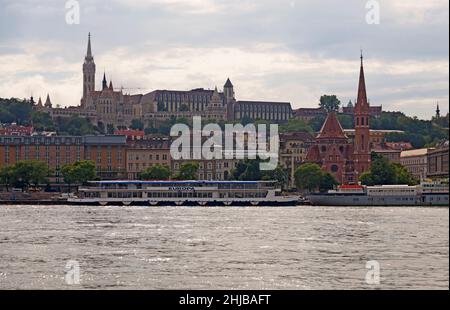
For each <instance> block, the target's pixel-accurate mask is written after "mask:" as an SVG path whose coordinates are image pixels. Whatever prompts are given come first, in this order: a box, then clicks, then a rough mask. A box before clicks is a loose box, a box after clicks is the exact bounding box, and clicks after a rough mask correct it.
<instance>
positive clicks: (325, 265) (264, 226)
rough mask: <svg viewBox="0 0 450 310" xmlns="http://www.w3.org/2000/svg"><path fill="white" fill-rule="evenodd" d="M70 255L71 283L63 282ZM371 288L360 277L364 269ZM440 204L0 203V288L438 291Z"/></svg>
mask: <svg viewBox="0 0 450 310" xmlns="http://www.w3.org/2000/svg"><path fill="white" fill-rule="evenodd" d="M69 260H76V261H78V262H79V265H80V271H81V284H80V285H79V286H70V285H67V284H66V282H65V267H66V263H67V262H68V261H69ZM372 260H376V261H378V262H379V264H380V267H381V284H380V285H379V286H372V285H368V284H367V283H366V281H365V276H366V273H367V271H368V270H367V269H366V262H367V261H372ZM448 281H449V210H448V208H330V207H327V208H321V207H306V206H305V207H295V208H181V207H176V208H175V207H172V208H150V207H149V208H144V207H80V206H0V288H1V289H72V288H76V289H80V288H82V289H100V288H102V289H103V288H105V289H355V288H361V289H372V288H382V289H394V288H395V289H421V288H430V289H448V286H449V282H448Z"/></svg>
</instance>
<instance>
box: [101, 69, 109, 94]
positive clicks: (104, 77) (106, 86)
mask: <svg viewBox="0 0 450 310" xmlns="http://www.w3.org/2000/svg"><path fill="white" fill-rule="evenodd" d="M107 88H108V81H107V80H106V72H103V81H102V90H105V89H107Z"/></svg>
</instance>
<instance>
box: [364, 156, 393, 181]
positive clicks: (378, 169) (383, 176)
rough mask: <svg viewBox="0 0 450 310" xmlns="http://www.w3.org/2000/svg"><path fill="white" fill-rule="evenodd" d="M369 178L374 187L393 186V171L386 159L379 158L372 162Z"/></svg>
mask: <svg viewBox="0 0 450 310" xmlns="http://www.w3.org/2000/svg"><path fill="white" fill-rule="evenodd" d="M370 173H371V178H372V182H373V184H374V185H390V184H395V183H396V180H395V170H394V167H392V165H391V163H390V162H389V160H388V159H387V158H384V157H382V158H379V159H377V160H375V161H373V162H372V165H371V168H370Z"/></svg>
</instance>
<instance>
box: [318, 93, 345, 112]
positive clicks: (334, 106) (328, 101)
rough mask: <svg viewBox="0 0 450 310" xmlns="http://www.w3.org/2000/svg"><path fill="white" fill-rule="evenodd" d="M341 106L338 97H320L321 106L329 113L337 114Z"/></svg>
mask: <svg viewBox="0 0 450 310" xmlns="http://www.w3.org/2000/svg"><path fill="white" fill-rule="evenodd" d="M340 105H341V101H340V100H339V99H338V98H337V97H336V95H331V96H329V95H323V96H322V97H320V103H319V106H320V107H321V108H322V109H324V110H325V111H327V112H337V111H338V110H339V107H340Z"/></svg>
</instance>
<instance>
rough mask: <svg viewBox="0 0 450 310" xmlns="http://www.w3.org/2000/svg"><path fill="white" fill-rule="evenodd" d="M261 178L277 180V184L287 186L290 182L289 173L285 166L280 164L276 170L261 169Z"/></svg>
mask: <svg viewBox="0 0 450 310" xmlns="http://www.w3.org/2000/svg"><path fill="white" fill-rule="evenodd" d="M261 174H262V177H261V180H265V181H277V184H278V185H279V186H281V187H282V188H285V187H286V186H287V184H288V182H289V174H288V173H287V171H286V170H285V169H283V167H281V166H278V167H277V168H275V169H274V170H267V171H261Z"/></svg>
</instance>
